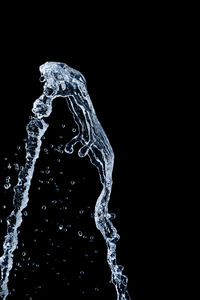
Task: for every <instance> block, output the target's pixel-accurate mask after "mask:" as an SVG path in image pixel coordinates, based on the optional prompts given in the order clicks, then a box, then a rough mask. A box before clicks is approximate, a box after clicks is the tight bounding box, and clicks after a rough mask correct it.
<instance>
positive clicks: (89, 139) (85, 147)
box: [0, 62, 130, 300]
mask: <svg viewBox="0 0 200 300" xmlns="http://www.w3.org/2000/svg"><path fill="white" fill-rule="evenodd" d="M40 72H41V78H40V81H41V82H44V88H43V94H42V95H41V96H40V97H39V98H38V99H36V101H35V102H34V104H33V109H32V112H33V114H34V117H32V119H31V121H30V122H29V123H28V125H27V127H26V129H27V134H28V138H27V143H26V163H25V166H24V168H22V169H20V171H19V176H18V183H17V185H16V186H15V187H14V196H13V204H14V210H13V211H12V212H11V214H10V216H9V217H8V218H7V235H6V237H5V241H4V244H3V250H4V253H3V256H2V257H1V258H0V267H1V281H0V298H1V299H6V298H7V296H8V294H9V291H8V281H9V274H10V271H11V269H12V266H13V252H14V251H15V249H16V248H17V245H18V228H19V227H20V225H21V223H22V211H23V210H24V209H25V208H26V206H27V205H28V201H29V197H28V193H29V189H30V185H31V180H32V177H33V172H34V168H35V163H36V160H37V158H38V157H39V154H40V148H41V144H42V137H43V136H44V133H45V132H46V130H47V128H48V124H47V123H46V122H45V121H44V120H43V119H44V118H46V117H48V116H49V115H50V114H51V112H52V101H53V100H54V99H55V98H57V97H63V98H66V100H67V104H68V107H69V109H70V111H71V112H72V114H73V117H74V120H75V122H76V124H77V126H78V134H77V135H76V136H75V137H73V138H72V139H71V140H70V141H69V142H68V143H67V144H66V146H65V152H66V153H68V154H71V153H73V151H74V145H75V144H77V143H78V142H80V143H81V148H80V149H79V151H78V155H79V157H84V156H86V155H88V156H89V158H90V161H91V163H92V164H93V165H94V166H95V167H96V168H97V169H98V172H99V176H100V181H101V184H102V186H103V188H102V191H101V193H100V195H99V197H98V199H97V202H96V206H95V214H94V217H95V218H94V219H95V223H96V227H97V228H98V229H99V230H100V232H101V233H102V235H103V237H104V239H105V241H106V244H107V261H108V264H109V267H110V270H111V274H112V277H111V281H112V283H113V284H114V285H115V288H116V292H117V299H118V300H128V299H129V300H130V296H129V293H128V290H127V281H128V279H127V277H126V276H125V275H124V274H122V271H123V266H121V265H118V264H117V259H116V243H117V241H118V240H119V235H118V233H117V230H116V228H115V227H114V225H113V224H112V222H111V219H112V217H111V215H110V214H109V213H108V202H109V199H110V194H111V189H112V171H113V164H114V153H113V150H112V147H111V145H110V143H109V140H108V138H107V136H106V134H105V132H104V130H103V128H102V126H101V124H100V123H99V121H98V119H97V116H96V113H95V110H94V107H93V105H92V102H91V99H90V97H89V94H88V92H87V89H86V80H85V78H84V77H83V75H82V74H81V73H80V72H78V71H76V70H74V69H72V68H70V67H69V66H67V65H66V64H64V63H56V62H47V63H45V64H43V65H42V66H41V67H40ZM79 235H80V234H79Z"/></svg>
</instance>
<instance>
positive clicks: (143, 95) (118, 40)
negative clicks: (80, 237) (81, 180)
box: [0, 5, 167, 299]
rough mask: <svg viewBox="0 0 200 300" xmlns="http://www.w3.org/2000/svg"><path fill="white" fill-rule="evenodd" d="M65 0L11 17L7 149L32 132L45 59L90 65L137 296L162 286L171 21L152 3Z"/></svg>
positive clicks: (4, 58)
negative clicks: (166, 24)
mask: <svg viewBox="0 0 200 300" xmlns="http://www.w3.org/2000/svg"><path fill="white" fill-rule="evenodd" d="M57 8H58V9H56V8H55V10H54V8H51V10H50V12H49V11H45V10H44V11H43V10H41V8H38V9H36V10H37V14H32V13H31V8H29V9H27V13H24V14H22V15H23V16H22V18H21V17H19V15H16V14H15V13H14V11H13V15H14V17H15V18H13V16H11V19H8V20H12V26H8V24H9V21H8V20H7V22H6V23H4V29H3V30H2V34H3V36H2V39H3V42H2V44H1V50H2V54H1V74H2V81H1V92H2V93H1V119H0V122H1V124H0V128H1V151H2V157H3V156H5V155H6V153H8V152H12V151H13V149H14V147H15V145H16V144H17V143H18V141H19V140H20V139H21V138H23V137H24V131H25V124H26V123H27V122H28V120H29V119H28V116H29V115H30V111H31V108H32V103H33V101H34V100H35V99H36V98H37V97H38V96H39V95H40V94H41V92H42V85H41V84H40V83H39V82H38V79H39V71H38V68H39V66H40V65H41V64H42V63H44V62H46V61H61V62H65V63H67V64H68V65H69V66H71V67H73V68H75V69H78V70H79V71H81V72H82V73H83V74H84V76H85V77H86V80H87V86H88V91H89V94H90V96H91V99H92V102H93V105H94V108H95V110H96V113H97V116H98V118H99V120H100V122H101V124H102V126H103V128H104V129H105V132H106V134H107V135H108V137H109V139H110V142H111V145H112V147H113V149H114V152H115V166H114V174H113V180H114V185H113V193H112V196H111V202H112V204H110V205H111V206H112V208H113V209H116V211H117V217H118V218H119V220H118V223H117V228H118V230H119V233H120V236H121V239H120V242H119V247H120V257H119V259H120V263H121V264H123V265H124V266H125V273H126V275H128V278H129V285H128V287H129V291H130V294H131V296H132V298H133V299H140V298H141V299H142V298H143V294H146V295H148V296H149V295H152V296H153V295H156V294H157V293H158V286H157V284H156V280H155V282H154V276H155V277H156V276H157V274H156V275H155V270H154V260H155V257H157V256H159V249H160V248H162V246H161V245H159V247H158V246H157V239H159V238H160V234H161V233H160V232H159V233H158V235H157V234H156V235H155V231H156V232H157V231H158V224H159V221H160V219H162V216H163V214H164V213H162V209H163V208H161V209H160V210H161V211H159V206H160V196H161V187H162V184H163V182H162V175H161V169H162V168H163V163H164V162H163V160H164V159H165V158H164V157H163V156H162V150H163V148H164V147H165V146H166V145H164V144H163V142H162V136H163V134H164V129H162V128H161V127H160V125H159V124H161V122H162V121H161V120H162V119H163V118H164V117H165V107H164V106H165V105H164V106H163V104H162V105H161V103H160V97H161V95H162V96H163V97H164V98H165V97H167V92H166V93H164V95H163V94H161V90H162V84H163V81H162V73H161V69H162V68H163V67H164V66H165V64H166V60H167V57H165V56H164V55H163V52H162V51H163V49H164V48H165V47H167V45H165V42H164V41H163V39H162V36H163V35H164V29H163V30H161V31H160V30H159V21H158V20H156V22H155V21H154V18H153V17H151V16H150V14H149V12H148V7H141V8H139V7H136V6H135V7H131V8H130V7H120V6H118V7H112V8H108V7H106V8H104V9H103V8H101V7H98V6H97V7H92V10H91V7H90V8H89V9H88V10H87V9H85V10H83V11H82V8H81V7H80V6H78V5H77V7H74V8H72V9H71V8H69V7H67V8H66V10H65V9H64V7H62V6H59V7H57ZM77 10H78V11H77ZM44 14H45V17H44ZM161 17H162V16H161ZM6 24H7V25H6ZM165 50H166V48H165ZM162 197H163V198H164V201H166V198H167V196H166V195H162ZM158 211H159V213H158ZM155 245H156V247H155ZM161 261H162V260H161ZM158 272H159V271H158ZM150 282H151V284H150ZM102 299H103V298H102ZM104 299H107V298H106V295H105V298H104Z"/></svg>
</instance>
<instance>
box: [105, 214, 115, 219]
mask: <svg viewBox="0 0 200 300" xmlns="http://www.w3.org/2000/svg"><path fill="white" fill-rule="evenodd" d="M107 216H108V218H109V219H110V220H114V219H115V218H116V214H115V213H110V214H107Z"/></svg>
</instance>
